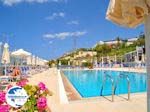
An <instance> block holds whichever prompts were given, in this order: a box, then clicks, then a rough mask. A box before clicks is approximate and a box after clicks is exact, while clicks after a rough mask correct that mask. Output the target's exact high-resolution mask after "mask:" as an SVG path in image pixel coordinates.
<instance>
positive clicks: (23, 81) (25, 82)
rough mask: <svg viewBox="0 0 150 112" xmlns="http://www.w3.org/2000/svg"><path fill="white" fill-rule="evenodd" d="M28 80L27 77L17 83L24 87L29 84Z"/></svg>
mask: <svg viewBox="0 0 150 112" xmlns="http://www.w3.org/2000/svg"><path fill="white" fill-rule="evenodd" d="M27 82H28V80H27V79H23V80H21V81H19V82H17V85H18V86H20V87H24V86H25V85H26V84H27Z"/></svg>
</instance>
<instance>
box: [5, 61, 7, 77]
mask: <svg viewBox="0 0 150 112" xmlns="http://www.w3.org/2000/svg"><path fill="white" fill-rule="evenodd" d="M6 72H7V70H6V63H5V76H6Z"/></svg>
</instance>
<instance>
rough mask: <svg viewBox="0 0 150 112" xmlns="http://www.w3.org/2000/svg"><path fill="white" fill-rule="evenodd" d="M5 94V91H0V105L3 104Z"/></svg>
mask: <svg viewBox="0 0 150 112" xmlns="http://www.w3.org/2000/svg"><path fill="white" fill-rule="evenodd" d="M5 95H6V93H5V92H3V91H1V92H0V105H1V104H3V103H4V102H5V101H6V99H5ZM0 112H1V111H0Z"/></svg>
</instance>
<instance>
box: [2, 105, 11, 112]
mask: <svg viewBox="0 0 150 112" xmlns="http://www.w3.org/2000/svg"><path fill="white" fill-rule="evenodd" d="M9 109H10V107H9V106H8V105H0V112H9Z"/></svg>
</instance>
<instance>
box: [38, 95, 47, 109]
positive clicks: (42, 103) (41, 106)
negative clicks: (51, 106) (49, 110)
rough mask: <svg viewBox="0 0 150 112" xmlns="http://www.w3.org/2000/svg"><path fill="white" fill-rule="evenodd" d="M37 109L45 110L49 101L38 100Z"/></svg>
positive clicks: (44, 99) (43, 98)
mask: <svg viewBox="0 0 150 112" xmlns="http://www.w3.org/2000/svg"><path fill="white" fill-rule="evenodd" d="M37 107H38V109H39V110H45V109H46V107H47V100H46V98H45V97H40V98H39V99H38V100H37Z"/></svg>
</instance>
